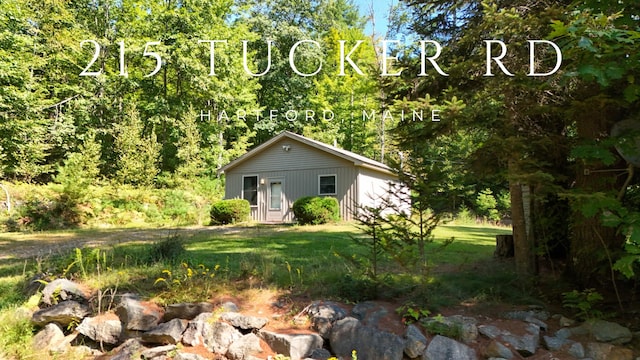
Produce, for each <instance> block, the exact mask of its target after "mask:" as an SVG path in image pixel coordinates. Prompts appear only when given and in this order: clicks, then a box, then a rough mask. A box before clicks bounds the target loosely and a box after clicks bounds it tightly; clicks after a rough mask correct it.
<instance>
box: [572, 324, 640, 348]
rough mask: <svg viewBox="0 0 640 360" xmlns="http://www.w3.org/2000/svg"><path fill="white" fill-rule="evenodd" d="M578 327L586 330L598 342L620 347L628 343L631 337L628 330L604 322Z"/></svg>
mask: <svg viewBox="0 0 640 360" xmlns="http://www.w3.org/2000/svg"><path fill="white" fill-rule="evenodd" d="M580 327H584V328H587V329H588V330H589V333H590V334H591V335H592V336H593V337H594V338H595V339H596V340H597V341H599V342H608V343H612V344H616V345H621V344H626V343H628V342H630V341H631V339H632V337H633V335H632V334H631V330H629V329H628V328H626V327H624V326H622V325H619V324H617V323H614V322H610V321H605V320H592V321H587V322H585V323H584V324H582V325H581V326H580Z"/></svg>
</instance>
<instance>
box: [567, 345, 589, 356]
mask: <svg viewBox="0 0 640 360" xmlns="http://www.w3.org/2000/svg"><path fill="white" fill-rule="evenodd" d="M567 352H568V353H569V355H571V356H573V357H575V358H577V359H582V358H584V357H585V351H584V346H582V344H581V343H579V342H575V343H573V344H571V346H569V349H568V350H567Z"/></svg>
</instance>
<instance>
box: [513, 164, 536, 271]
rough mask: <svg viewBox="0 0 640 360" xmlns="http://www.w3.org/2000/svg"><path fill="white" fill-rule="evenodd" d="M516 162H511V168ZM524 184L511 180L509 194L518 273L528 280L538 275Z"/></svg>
mask: <svg viewBox="0 0 640 360" xmlns="http://www.w3.org/2000/svg"><path fill="white" fill-rule="evenodd" d="M514 161H515V160H510V161H509V167H510V168H511V167H512V164H513V162H514ZM522 186H523V185H522V184H520V182H517V181H514V180H510V181H509V192H510V193H511V220H512V222H513V224H512V227H513V248H514V256H515V262H516V273H517V274H518V276H520V277H521V278H528V277H531V276H534V275H535V274H536V262H535V251H534V246H533V241H532V240H533V237H532V236H530V233H529V231H528V229H527V219H526V216H525V201H526V200H525V198H524V197H523V191H522Z"/></svg>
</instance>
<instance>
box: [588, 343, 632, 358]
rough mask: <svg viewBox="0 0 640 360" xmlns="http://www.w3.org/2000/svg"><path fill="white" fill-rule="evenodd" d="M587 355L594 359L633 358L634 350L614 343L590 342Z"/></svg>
mask: <svg viewBox="0 0 640 360" xmlns="http://www.w3.org/2000/svg"><path fill="white" fill-rule="evenodd" d="M585 353H586V356H587V357H589V358H592V359H593V360H633V351H631V349H626V348H623V347H620V346H615V345H613V344H604V343H589V344H587V349H586V351H585Z"/></svg>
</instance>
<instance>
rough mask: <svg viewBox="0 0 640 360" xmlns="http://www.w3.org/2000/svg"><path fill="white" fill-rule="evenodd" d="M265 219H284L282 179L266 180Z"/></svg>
mask: <svg viewBox="0 0 640 360" xmlns="http://www.w3.org/2000/svg"><path fill="white" fill-rule="evenodd" d="M267 184H268V187H267V221H268V222H282V221H283V220H284V214H285V211H284V192H283V185H284V180H283V179H282V178H277V179H269V181H268V182H267Z"/></svg>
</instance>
